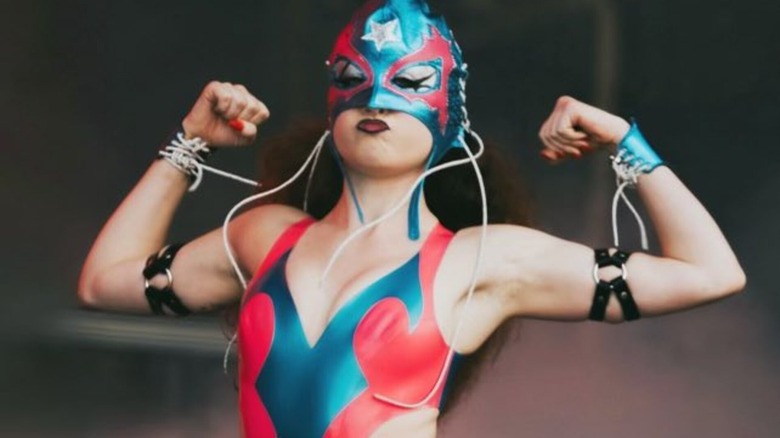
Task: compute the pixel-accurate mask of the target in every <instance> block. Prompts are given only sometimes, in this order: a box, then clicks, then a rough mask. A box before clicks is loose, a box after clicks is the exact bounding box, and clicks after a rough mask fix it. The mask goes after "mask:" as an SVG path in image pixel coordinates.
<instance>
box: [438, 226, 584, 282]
mask: <svg viewBox="0 0 780 438" xmlns="http://www.w3.org/2000/svg"><path fill="white" fill-rule="evenodd" d="M481 239H482V227H481V226H475V227H469V228H464V229H462V230H459V231H458V232H457V233H456V234H455V236H454V237H453V239H452V242H451V243H450V246H449V248H448V249H447V253H446V254H445V258H444V260H443V265H444V266H443V267H444V269H447V271H448V272H451V273H453V275H454V276H456V277H460V282H461V284H466V285H467V284H469V283H470V279H471V274H472V272H473V269H474V266H475V265H476V263H477V256H478V253H479V247H480V241H481ZM571 246H572V243H571V242H568V241H566V240H564V239H561V238H558V237H555V236H552V235H550V234H547V233H545V232H543V231H539V230H536V229H533V228H530V227H525V226H520V225H509V224H491V225H488V227H487V229H486V230H485V238H484V242H483V247H482V258H481V260H480V261H479V262H480V269H479V277H478V278H479V284H478V288H479V289H481V290H491V289H494V288H496V287H497V286H501V287H502V289H504V288H506V287H509V288H510V289H512V290H517V289H518V288H522V287H527V286H531V285H532V284H535V283H536V282H538V281H539V279H540V278H541V277H543V275H542V274H543V273H544V272H545V271H547V270H550V269H553V270H554V269H555V266H556V265H559V264H560V263H566V261H565V259H566V257H567V254H568V253H569V252H570V251H568V250H567V249H568V248H570V247H571Z"/></svg>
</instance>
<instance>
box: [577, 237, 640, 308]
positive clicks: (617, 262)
mask: <svg viewBox="0 0 780 438" xmlns="http://www.w3.org/2000/svg"><path fill="white" fill-rule="evenodd" d="M594 252H595V259H596V264H595V265H594V266H593V281H595V282H596V293H595V295H594V296H593V304H592V306H591V308H590V314H589V315H588V319H591V320H593V321H604V317H605V316H606V313H607V304H609V298H610V296H611V295H612V294H613V293H614V294H615V296H616V297H617V299H618V302H619V303H620V308H621V309H622V310H623V318H624V319H625V320H626V321H633V320H636V319H639V318H640V317H641V315H640V313H639V309H638V308H637V306H636V303H635V302H634V297H633V296H632V295H631V291H630V290H629V288H628V283H627V282H626V280H627V279H628V269H627V268H626V261H627V260H628V257H629V256H630V255H631V254H630V253H627V252H623V251H620V250H618V251H616V252H615V253H614V254H612V255H610V254H609V250H608V249H596V250H594ZM606 266H615V267H617V268H619V269H620V270H621V275H620V276H619V277H615V278H614V279H612V280H610V281H605V280H602V279H600V278H599V275H598V271H599V269H601V268H603V267H606Z"/></svg>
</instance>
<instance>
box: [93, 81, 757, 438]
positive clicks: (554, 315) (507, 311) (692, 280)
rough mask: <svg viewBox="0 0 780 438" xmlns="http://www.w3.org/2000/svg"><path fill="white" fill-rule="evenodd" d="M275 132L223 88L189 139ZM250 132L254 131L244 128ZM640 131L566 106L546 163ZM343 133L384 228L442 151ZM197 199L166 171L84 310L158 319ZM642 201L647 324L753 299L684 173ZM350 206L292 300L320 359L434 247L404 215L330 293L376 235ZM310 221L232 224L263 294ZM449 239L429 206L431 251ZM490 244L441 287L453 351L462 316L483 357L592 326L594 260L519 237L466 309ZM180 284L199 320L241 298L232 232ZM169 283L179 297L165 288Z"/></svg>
mask: <svg viewBox="0 0 780 438" xmlns="http://www.w3.org/2000/svg"><path fill="white" fill-rule="evenodd" d="M268 116H269V113H268V109H267V108H266V107H265V105H263V104H262V102H260V101H259V100H258V99H257V98H255V97H254V96H252V95H251V94H250V93H249V92H248V91H247V90H246V89H245V88H244V87H242V86H240V85H232V84H228V83H219V82H212V83H210V84H208V85H207V86H206V88H205V89H204V91H203V93H202V94H201V95H200V97H199V98H198V100H197V101H196V103H195V105H194V106H193V108H192V110H191V112H190V113H189V114H188V115H187V117H186V118H185V119H184V121H183V123H182V125H183V127H184V129H185V132H186V134H187V135H188V136H198V137H201V138H203V139H204V140H206V141H208V142H209V144H211V145H213V146H218V145H227V146H235V145H247V144H250V143H252V142H253V141H254V139H255V136H256V135H257V128H258V125H260V124H261V123H262V122H264V121H265V120H266V119H267V118H268ZM366 118H370V119H380V120H382V121H384V122H385V123H387V125H388V126H389V128H390V129H389V130H387V131H384V132H381V133H378V134H367V133H364V132H361V131H359V130H358V129H357V124H358V123H359V122H360V121H361V120H363V119H366ZM234 120H240V121H241V122H242V123H236V122H232V123H231V121H234ZM231 125H232V127H231ZM628 129H629V125H628V123H627V122H626V121H625V120H623V119H622V118H620V117H617V116H614V115H612V114H609V113H607V112H605V111H602V110H600V109H598V108H595V107H593V106H590V105H587V104H585V103H582V102H579V101H577V100H576V99H573V98H571V97H561V98H560V99H559V100H558V101H557V102H556V104H555V106H554V108H553V110H552V112H551V114H550V116H549V117H548V118H547V120H546V121H545V122H544V124H543V125H542V127H541V129H540V132H539V135H540V138H541V140H542V143H543V145H544V147H543V149H542V151H541V154H542V156H543V157H545V158H546V159H548V160H549V161H551V162H553V163H555V162H558V161H561V160H564V159H567V158H571V157H579V156H581V155H583V154H585V153H588V152H591V151H594V150H598V149H612V148H614V147H615V145H616V144H617V143H618V142H619V141H620V139H622V137H623V136H624V135H625V134H626V132H627V131H628ZM333 133H334V138H335V141H336V144H337V147H338V150H339V153H340V154H341V155H342V158H343V160H344V162H345V164H346V167H347V171H348V172H349V174H350V177H351V178H352V181H353V184H354V186H355V189H356V192H357V196H358V198H359V199H360V203H361V207H362V208H363V210H364V213H365V216H366V220H368V221H370V220H372V219H374V218H376V217H378V216H380V215H381V214H382V213H384V212H385V211H387V210H388V209H389V208H390V207H391V206H393V205H394V204H395V203H396V202H397V200H398V199H399V198H400V197H401V196H402V195H403V194H404V193H406V191H407V190H408V189H409V187H410V186H411V184H412V182H413V181H414V179H415V178H416V177H417V176H419V174H420V173H421V172H422V171H423V166H424V162H425V160H426V158H427V156H428V154H429V152H430V150H431V146H432V137H431V135H430V133H429V132H428V131H427V129H426V128H425V126H424V125H423V124H422V123H421V122H419V121H418V120H417V119H415V118H414V117H412V116H410V115H407V114H405V113H401V112H393V111H385V110H373V109H352V110H347V111H345V112H343V113H342V114H340V115H339V117H337V119H336V120H335V121H334V124H333ZM187 185H188V180H187V179H186V177H185V176H184V175H183V174H182V173H181V172H179V171H178V170H176V169H174V168H173V167H172V166H170V165H168V164H167V163H166V162H164V161H157V162H155V163H154V164H152V166H151V167H150V168H149V170H148V171H147V172H146V174H145V175H144V176H143V177H142V178H141V180H140V181H139V182H138V184H137V185H136V186H135V188H134V189H133V190H132V191H131V192H130V194H128V195H127V197H126V198H125V200H124V201H123V202H122V204H121V205H120V206H119V207H118V209H117V210H116V211H115V212H114V214H113V215H112V216H111V218H110V219H109V220H108V222H107V223H106V225H105V226H104V228H103V230H102V231H101V232H100V235H99V236H98V238H97V239H96V241H95V243H94V245H93V247H92V250H91V251H90V253H89V256H88V257H87V260H86V262H85V263H84V267H83V270H82V275H81V279H80V282H79V287H78V296H79V298H80V300H81V302H82V303H83V304H84V305H85V306H88V307H94V308H100V309H106V310H114V311H122V312H139V313H148V312H149V307H148V304H147V302H146V299H145V297H144V293H143V278H142V276H141V271H142V268H143V265H144V261H145V259H146V257H148V255H149V254H151V253H153V252H156V251H157V250H159V248H160V247H162V246H163V245H164V244H165V237H166V234H167V231H168V228H169V227H170V224H171V220H172V218H173V215H174V212H175V210H176V208H177V206H178V204H179V202H180V201H181V199H182V197H183V196H184V193H185V192H186V188H187ZM638 192H639V195H640V197H641V198H642V201H643V202H644V204H645V207H646V210H647V212H648V214H649V216H650V219H651V220H652V223H653V225H654V228H655V230H656V233H657V235H658V238H659V242H660V247H661V248H660V249H661V251H660V255H658V256H654V255H649V254H644V253H636V254H634V255H632V256H631V258H630V259H629V261H628V263H627V268H628V271H629V272H630V278H629V285H630V287H631V290H632V293H633V295H634V298H635V300H636V302H637V304H638V306H639V308H640V310H641V312H642V315H643V317H652V316H658V315H663V314H667V313H672V312H677V311H681V310H685V309H689V308H692V307H696V306H699V305H702V304H705V303H708V302H712V301H715V300H718V299H721V298H724V297H727V296H729V295H732V294H734V293H737V292H739V291H740V290H742V289H743V287H744V284H745V275H744V273H743V271H742V269H741V267H740V265H739V263H738V261H737V259H736V257H735V255H734V254H733V252H732V250H731V248H730V247H729V245H728V243H727V241H726V239H725V238H724V236H723V234H722V233H721V231H720V230H719V228H718V226H717V224H716V223H715V222H714V220H713V219H712V218H711V217H710V215H709V214H708V213H707V211H706V210H705V209H704V207H703V206H702V205H701V204H700V203H699V202H698V200H697V199H696V198H695V197H694V196H693V194H691V192H690V191H689V190H688V189H687V188H686V187H685V186H684V185H683V184H682V182H680V180H679V179H678V178H677V177H676V176H675V175H674V173H673V172H672V171H671V170H669V169H668V168H666V167H660V168H658V169H656V170H655V171H653V172H652V173H651V174H648V175H644V176H642V177H640V180H639V185H638ZM344 193H345V194H344V195H343V196H342V197H341V199H340V200H339V201H338V203H337V205H336V206H335V207H334V209H333V210H332V211H331V212H330V213H328V215H327V216H326V217H325V218H323V219H322V220H321V221H319V222H317V223H316V224H314V225H313V226H312V227H311V228H310V229H309V230H308V231H307V232H306V234H305V235H304V236H303V237H302V238H301V240H300V242H299V244H298V245H297V246H296V248H295V250H294V251H293V253H292V254H291V256H290V259H289V264H288V272H289V273H290V275H289V281H290V290H291V293H292V295H293V300H294V301H295V303H296V307H297V309H298V312H299V314H300V319H301V322H302V325H303V327H304V332H305V334H306V337H307V338H308V339H309V342H310V343H312V344H313V343H314V342H315V341H316V339H318V338H319V336H320V335H321V334H322V332H323V331H324V329H325V327H326V326H327V324H328V321H329V320H330V319H331V317H332V315H333V314H335V313H336V312H337V311H338V309H339V308H340V307H341V306H342V305H343V304H344V302H346V301H347V300H349V299H350V298H351V297H352V296H353V295H354V294H356V293H357V292H358V291H359V290H361V289H362V288H363V287H364V286H366V285H367V284H369V283H371V282H373V281H374V280H375V279H376V278H378V277H380V276H381V275H383V274H385V273H387V272H389V271H390V270H392V269H393V268H395V267H397V266H398V265H400V264H401V263H403V262H404V261H406V260H407V259H408V258H409V257H411V256H412V255H414V254H415V253H416V252H417V251H419V249H420V244H421V242H422V240H423V239H421V240H420V241H417V242H413V241H410V240H409V239H407V238H406V233H407V220H406V215H405V214H396V215H394V216H393V217H391V218H390V219H388V220H387V221H385V222H383V223H381V224H380V225H378V226H377V227H376V228H374V229H372V230H371V231H369V232H368V233H366V234H364V235H363V237H362V238H360V239H358V240H356V241H355V242H354V243H352V244H351V245H349V246H348V247H347V248H346V250H345V251H344V252H343V254H342V255H341V257H340V258H339V259H338V260H337V262H336V265H335V267H334V269H333V270H332V271H331V272H332V273H331V275H329V276H328V277H327V278H326V281H325V284H324V287H323V288H322V289H320V288H318V287H317V286H318V282H319V279H320V276H321V274H322V272H323V270H324V269H325V265H326V264H327V262H328V260H329V258H330V256H331V255H332V254H333V251H334V250H335V249H336V247H337V246H338V244H339V243H340V242H341V241H342V240H343V239H344V238H346V236H348V235H349V234H350V233H351V232H352V231H354V230H355V229H357V228H358V227H360V225H361V224H360V222H359V220H358V218H357V217H356V214H355V208H354V205H353V204H352V200H351V198H350V197H349V196H348V195H346V191H344ZM401 211H402V212H404V211H406V209H405V208H404V209H401ZM305 216H306V214H305V213H303V212H302V211H300V210H298V209H295V208H292V207H287V206H280V205H269V206H263V207H258V208H254V209H252V210H250V211H247V212H245V213H243V214H242V215H241V216H239V217H238V218H236V219H235V220H234V221H233V222H232V223H231V226H230V229H229V240H230V242H231V245H232V247H233V248H234V251H235V253H236V256H237V258H238V261H239V264H240V266H241V268H242V270H243V273H244V275H245V276H246V277H247V278H249V277H251V275H252V273H253V272H254V271H255V269H256V268H257V266H259V264H260V262H261V261H262V260H263V258H264V257H265V255H266V253H267V252H268V251H269V249H270V248H271V245H272V244H273V242H274V241H275V240H276V239H277V238H278V237H279V235H280V234H281V233H282V232H283V231H284V230H285V229H286V228H287V227H289V226H290V225H291V224H293V223H295V222H297V221H298V220H300V219H302V218H303V217H305ZM436 223H437V219H436V218H435V217H434V215H433V214H432V213H431V212H430V210H429V209H428V207H427V206H426V205H425V202H424V200H423V203H422V205H421V208H420V224H421V231H422V234H423V238H424V237H425V235H427V233H428V232H430V230H431V229H432V228H433V227H434V226H435V224H436ZM479 234H480V229H479V228H478V227H475V228H468V229H464V230H461V231H459V232H458V233H457V234H456V236H455V237H454V239H453V241H452V243H451V244H450V246H449V247H448V249H447V251H446V253H445V255H444V258H443V260H442V263H441V265H440V268H439V271H438V273H437V277H436V280H435V283H434V296H435V309H434V310H435V314H436V318H437V321H438V323H439V325H440V327H441V330H442V333H443V334H444V337H445V340H446V341H447V342H448V343H450V344H451V343H452V339H450V334H451V333H452V331H453V328H454V327H455V325H456V324H457V323H458V321H459V318H460V315H461V314H462V318H463V324H464V326H463V329H462V333H461V336H460V337H459V338H458V339H457V342H456V344H455V349H456V351H458V352H460V353H464V354H465V353H469V352H473V351H474V350H476V349H477V348H478V347H479V346H480V345H482V343H483V342H484V341H485V340H486V339H487V338H488V336H489V335H490V334H491V333H492V332H493V331H494V330H495V329H496V328H497V327H498V326H499V325H500V324H501V323H502V322H503V321H505V320H506V319H508V318H514V317H524V318H539V319H552V320H561V321H582V320H585V319H586V318H587V315H588V311H589V309H590V305H591V300H592V297H593V291H594V284H593V279H592V276H591V275H592V274H591V273H592V269H593V253H592V249H590V248H588V247H585V246H583V245H580V244H578V243H574V242H569V241H566V240H562V239H559V238H556V237H554V236H551V235H548V234H545V233H542V232H539V231H536V230H533V229H529V228H524V227H520V226H514V225H491V226H489V227H488V232H487V241H486V245H485V253H484V261H483V263H482V270H481V272H480V277H479V282H478V285H477V289H476V293H475V295H474V298H473V300H472V302H471V304H470V305H469V306H468V308H464V299H465V296H466V293H467V289H468V286H469V282H470V275H471V271H472V269H473V266H474V262H475V259H474V257H475V250H476V248H477V245H478V241H479ZM550 260H555V263H550V262H549V261H550ZM172 271H173V273H174V276H175V278H176V291H177V294H178V295H179V297H180V298H181V299H182V300H183V302H184V303H185V304H186V305H187V306H188V307H190V308H191V309H193V310H196V311H210V310H213V309H216V308H219V307H223V306H226V305H229V304H232V303H235V302H236V301H237V300H239V299H240V297H241V294H242V288H241V285H240V283H239V282H238V280H237V278H236V276H235V273H234V272H233V270H232V268H231V266H230V264H229V262H228V259H227V257H226V255H225V253H224V250H223V247H222V238H221V231H220V230H214V231H212V232H210V233H207V234H205V235H203V236H201V237H199V238H197V239H195V240H193V241H192V242H190V243H189V244H187V245H186V246H185V247H184V248H183V249H182V250H181V251H180V252H179V255H178V256H177V257H176V259H175V261H174V263H173V266H172ZM617 274H619V271H618V270H617V269H616V268H611V267H610V268H604V269H602V270H601V271H600V272H599V275H600V276H601V277H602V278H605V279H610V278H613V277H614V276H616V275H617ZM155 281H157V282H159V283H160V285H164V284H165V281H164V279H162V278H160V279H155ZM307 291H308V292H307ZM312 291H314V292H316V293H312ZM461 312H463V313H461ZM607 321H608V322H612V323H618V322H621V321H622V313H621V310H620V307H619V305H618V304H617V301H616V300H615V299H612V300H611V301H610V303H609V306H608V308H607ZM437 415H438V412H437V411H436V410H434V409H420V410H416V411H413V412H410V413H409V414H407V415H404V416H401V417H397V418H395V419H393V420H391V421H389V422H388V423H386V424H385V425H383V426H382V427H381V428H380V429H379V430H377V431H376V433H375V434H374V436H422V437H432V436H435V434H436V418H437Z"/></svg>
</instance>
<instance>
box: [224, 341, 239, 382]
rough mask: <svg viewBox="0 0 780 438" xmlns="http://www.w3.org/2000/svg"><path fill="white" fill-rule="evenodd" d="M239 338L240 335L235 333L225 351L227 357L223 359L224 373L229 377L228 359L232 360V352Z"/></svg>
mask: <svg viewBox="0 0 780 438" xmlns="http://www.w3.org/2000/svg"><path fill="white" fill-rule="evenodd" d="M237 338H238V333H233V336H231V337H230V341H228V344H227V348H226V349H225V356H224V357H223V358H222V371H224V372H225V375H226V376H227V375H228V368H227V366H228V359H229V358H230V350H232V349H233V344H235V343H236V339H237Z"/></svg>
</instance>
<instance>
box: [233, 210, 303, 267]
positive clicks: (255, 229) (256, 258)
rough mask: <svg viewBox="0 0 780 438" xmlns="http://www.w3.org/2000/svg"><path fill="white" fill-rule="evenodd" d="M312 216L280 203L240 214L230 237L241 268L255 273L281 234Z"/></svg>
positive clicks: (235, 220)
mask: <svg viewBox="0 0 780 438" xmlns="http://www.w3.org/2000/svg"><path fill="white" fill-rule="evenodd" d="M309 217H310V216H309V215H308V214H306V213H305V212H303V211H302V210H299V209H297V208H293V207H289V206H286V205H280V204H270V205H262V206H259V207H255V208H252V209H250V210H247V211H245V212H243V213H241V214H240V215H239V216H238V217H236V218H235V219H234V220H233V221H231V223H230V225H229V227H228V239H229V241H230V244H231V246H232V247H233V248H234V250H235V252H236V255H237V256H238V260H239V262H240V264H241V266H242V268H243V269H244V270H245V271H247V272H248V273H249V274H253V273H254V272H253V271H254V269H255V268H257V267H258V266H259V265H260V262H262V260H263V259H264V258H265V256H266V254H268V252H269V251H270V250H271V248H272V247H273V245H274V243H275V242H276V241H277V240H278V239H279V237H280V236H281V235H282V233H284V231H285V230H287V229H288V228H290V227H291V226H292V225H294V224H296V223H298V222H300V221H302V220H304V219H306V218H309Z"/></svg>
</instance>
